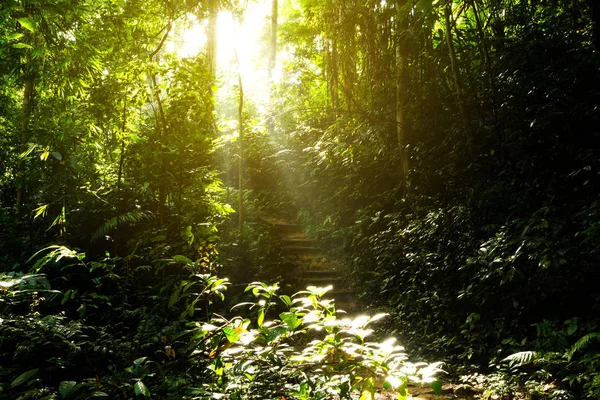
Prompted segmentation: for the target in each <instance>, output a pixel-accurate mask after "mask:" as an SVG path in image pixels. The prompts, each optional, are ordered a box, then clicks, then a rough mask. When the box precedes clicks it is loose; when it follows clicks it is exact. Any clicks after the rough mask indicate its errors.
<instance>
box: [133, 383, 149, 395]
mask: <svg viewBox="0 0 600 400" xmlns="http://www.w3.org/2000/svg"><path fill="white" fill-rule="evenodd" d="M133 390H134V392H135V395H136V396H144V397H150V391H149V390H148V388H147V387H146V385H144V382H142V381H137V382H136V383H135V385H134V386H133Z"/></svg>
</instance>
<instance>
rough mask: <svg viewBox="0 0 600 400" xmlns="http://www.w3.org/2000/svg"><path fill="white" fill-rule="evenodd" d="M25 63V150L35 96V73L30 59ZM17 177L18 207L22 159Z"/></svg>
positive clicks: (22, 181)
mask: <svg viewBox="0 0 600 400" xmlns="http://www.w3.org/2000/svg"><path fill="white" fill-rule="evenodd" d="M26 60H27V61H26V63H25V69H26V79H25V84H24V87H23V103H22V107H21V110H22V118H23V120H22V123H21V138H20V141H19V142H20V145H21V149H22V150H24V149H25V145H26V144H27V142H28V141H29V136H30V132H29V124H30V121H31V114H32V112H33V103H34V96H35V73H34V71H33V65H32V61H31V57H30V56H29V55H27V58H26ZM17 175H18V177H19V178H18V182H19V183H18V186H17V199H16V206H17V207H19V206H21V205H22V204H23V202H24V201H25V163H24V162H23V159H20V160H19V163H18V167H17Z"/></svg>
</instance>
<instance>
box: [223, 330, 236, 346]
mask: <svg viewBox="0 0 600 400" xmlns="http://www.w3.org/2000/svg"><path fill="white" fill-rule="evenodd" d="M223 333H225V336H226V337H227V340H229V342H231V343H235V342H237V341H238V340H240V335H239V334H238V333H237V332H236V331H235V329H232V328H223Z"/></svg>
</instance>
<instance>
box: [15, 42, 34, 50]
mask: <svg viewBox="0 0 600 400" xmlns="http://www.w3.org/2000/svg"><path fill="white" fill-rule="evenodd" d="M12 47H14V48H15V49H33V46H32V45H30V44H27V43H15V44H13V45H12Z"/></svg>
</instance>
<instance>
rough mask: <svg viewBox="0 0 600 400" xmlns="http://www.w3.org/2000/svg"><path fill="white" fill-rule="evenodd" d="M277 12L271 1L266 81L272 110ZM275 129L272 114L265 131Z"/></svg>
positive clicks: (271, 131)
mask: <svg viewBox="0 0 600 400" xmlns="http://www.w3.org/2000/svg"><path fill="white" fill-rule="evenodd" d="M278 14H279V4H278V2H277V0H272V1H271V42H270V45H269V68H268V76H267V81H268V85H269V102H270V103H271V104H270V106H271V110H273V108H274V107H273V103H272V100H273V83H274V82H273V72H274V71H275V66H276V64H277V18H278ZM274 131H275V126H274V123H273V115H269V116H268V117H267V133H268V134H269V135H270V136H271V137H272V135H273V133H274Z"/></svg>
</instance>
